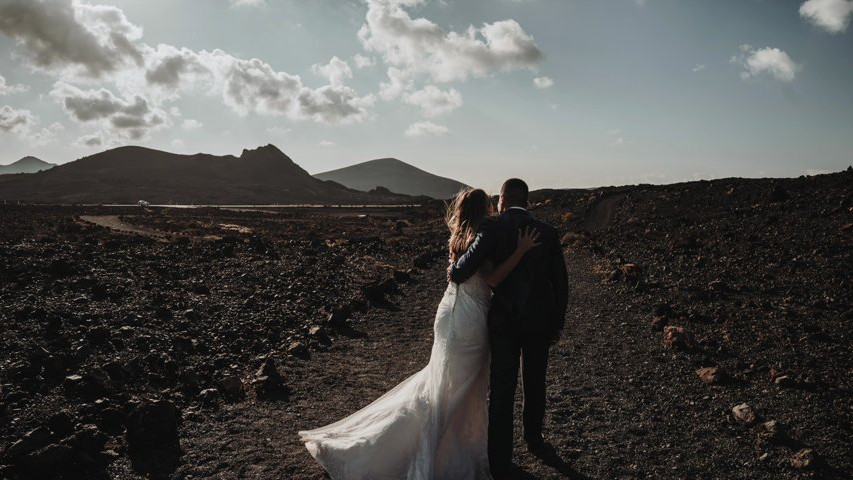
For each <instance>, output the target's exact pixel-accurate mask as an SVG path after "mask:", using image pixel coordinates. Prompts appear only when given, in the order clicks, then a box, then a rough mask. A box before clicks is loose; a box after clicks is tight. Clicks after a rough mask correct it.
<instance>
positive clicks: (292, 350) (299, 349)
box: [287, 341, 311, 360]
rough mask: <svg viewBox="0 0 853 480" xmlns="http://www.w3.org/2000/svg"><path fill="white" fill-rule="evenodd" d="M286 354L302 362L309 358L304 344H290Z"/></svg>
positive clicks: (309, 355)
mask: <svg viewBox="0 0 853 480" xmlns="http://www.w3.org/2000/svg"><path fill="white" fill-rule="evenodd" d="M287 354H288V355H293V356H294V357H296V358H301V359H303V360H308V358H310V357H311V354H310V353H309V352H308V347H306V346H305V344H304V343H302V342H298V341H297V342H292V343H291V344H290V345H289V346H288V347H287Z"/></svg>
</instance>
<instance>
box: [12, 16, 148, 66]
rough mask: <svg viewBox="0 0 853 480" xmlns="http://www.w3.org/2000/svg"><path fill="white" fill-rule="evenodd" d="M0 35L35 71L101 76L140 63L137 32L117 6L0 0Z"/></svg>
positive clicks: (139, 35) (138, 28)
mask: <svg viewBox="0 0 853 480" xmlns="http://www.w3.org/2000/svg"><path fill="white" fill-rule="evenodd" d="M0 32H2V33H4V34H5V35H7V36H9V37H10V38H12V39H13V40H14V41H15V42H16V43H17V44H19V45H20V46H21V47H23V48H22V50H23V52H24V55H25V57H26V58H27V60H28V61H29V63H30V64H31V65H32V66H33V67H36V68H39V69H43V70H48V69H70V70H71V71H72V72H73V73H76V74H81V75H85V76H90V77H101V76H102V75H104V74H106V73H110V72H114V71H116V70H118V69H120V68H122V67H124V66H126V65H128V64H137V65H138V64H141V63H142V61H143V58H142V53H141V52H140V47H139V42H138V40H139V39H140V38H141V37H142V29H141V28H140V27H138V26H136V25H134V24H132V23H130V21H128V19H127V18H126V17H125V15H124V13H123V12H122V11H121V10H120V9H119V8H117V7H112V6H106V5H89V4H85V3H81V2H79V1H77V0H2V1H0Z"/></svg>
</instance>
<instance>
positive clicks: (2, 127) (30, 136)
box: [0, 105, 65, 147]
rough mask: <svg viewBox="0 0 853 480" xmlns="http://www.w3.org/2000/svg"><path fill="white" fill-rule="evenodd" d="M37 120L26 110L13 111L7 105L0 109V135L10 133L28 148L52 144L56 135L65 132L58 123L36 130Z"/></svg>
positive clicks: (13, 109)
mask: <svg viewBox="0 0 853 480" xmlns="http://www.w3.org/2000/svg"><path fill="white" fill-rule="evenodd" d="M38 123H39V121H38V118H37V117H36V116H35V115H33V114H32V112H30V111H29V110H26V109H20V110H18V109H15V108H12V107H11V106H9V105H4V106H3V107H2V108H0V133H11V134H14V135H15V136H17V137H18V138H20V139H21V140H24V141H27V142H29V144H30V146H33V147H38V146H41V145H46V144H48V143H50V142H53V141H54V140H55V139H56V134H57V133H59V132H62V131H63V130H65V127H63V126H62V124H60V123H54V124H52V125H50V126H48V127H45V128H42V129H40V130H39V129H38Z"/></svg>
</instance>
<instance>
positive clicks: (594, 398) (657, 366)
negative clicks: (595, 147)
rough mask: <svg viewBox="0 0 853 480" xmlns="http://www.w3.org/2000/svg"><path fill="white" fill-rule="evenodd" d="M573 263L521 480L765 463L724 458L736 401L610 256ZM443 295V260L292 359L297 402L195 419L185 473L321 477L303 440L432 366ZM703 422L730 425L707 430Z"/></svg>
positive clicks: (600, 220) (722, 469) (606, 215)
mask: <svg viewBox="0 0 853 480" xmlns="http://www.w3.org/2000/svg"><path fill="white" fill-rule="evenodd" d="M622 198H624V196H618V195H617V196H613V197H608V198H605V199H604V200H603V201H601V202H600V203H599V205H598V206H597V207H596V208H594V209H593V211H592V216H591V217H590V220H589V223H588V224H587V226H588V227H589V228H602V227H603V226H604V225H606V223H607V222H608V221H609V219H610V218H611V216H612V213H613V209H614V208H615V205H616V204H617V203H618V201H620V200H621V199H622ZM566 258H567V264H568V269H569V275H570V279H571V289H572V290H571V300H570V311H569V314H568V320H567V324H566V330H565V333H564V336H563V338H562V340H561V341H560V343H559V344H558V345H557V346H555V347H554V348H553V349H552V351H551V356H550V365H549V373H548V408H547V416H546V426H545V433H546V437H547V438H548V440H549V441H550V442H551V443H552V444H553V445H554V447H555V449H556V453H557V457H554V458H552V459H551V460H550V461H548V462H543V461H542V460H540V459H537V458H535V457H533V456H532V455H531V454H529V453H528V452H526V451H525V450H524V448H523V443H522V442H521V418H520V416H521V415H520V407H521V398H520V395H519V397H518V399H517V400H518V404H517V416H516V453H515V457H514V462H515V464H516V465H517V468H518V469H517V471H516V472H514V478H521V479H552V478H553V479H557V478H573V479H612V478H620V479H635V478H636V479H639V478H698V477H702V478H727V476H729V474H730V473H731V472H732V471H735V470H738V469H742V468H743V463H744V462H746V463H748V462H753V461H755V460H754V456H753V455H752V454H751V452H750V451H748V450H747V451H744V452H743V454H742V455H738V456H735V457H732V456H731V455H728V454H723V453H721V452H715V444H714V438H715V437H717V436H719V435H721V434H727V433H728V434H731V432H730V431H729V430H727V429H726V427H725V425H721V422H720V420H721V418H722V415H721V413H722V412H720V411H719V409H718V408H717V406H718V405H719V404H728V403H730V402H731V401H734V399H731V400H730V399H720V398H718V393H716V392H712V393H710V394H709V391H708V390H707V388H705V387H704V386H703V385H701V382H698V381H695V373H694V372H693V370H694V369H695V367H693V366H691V365H690V364H689V363H687V362H684V361H681V360H680V359H676V358H675V355H674V354H672V353H669V352H667V351H666V350H665V349H663V348H662V347H661V345H660V337H659V335H660V334H659V333H658V332H653V331H652V330H651V329H649V327H648V318H647V317H648V314H647V312H637V311H632V310H631V309H630V307H628V306H627V305H629V302H627V301H622V300H621V299H620V294H619V293H618V289H616V288H614V287H611V286H608V285H605V284H603V283H602V277H601V276H600V275H599V274H597V273H595V272H596V271H598V270H597V269H596V264H597V263H598V262H600V261H602V260H601V259H598V258H596V257H595V256H594V255H593V254H591V253H589V252H588V251H586V250H567V252H566ZM437 263H440V262H437ZM444 288H445V283H444V268H443V265H434V266H433V267H432V268H431V269H428V270H425V271H423V272H421V273H420V274H418V275H417V277H416V281H415V283H412V284H408V285H404V286H403V288H402V292H401V293H402V294H401V295H400V296H398V297H396V298H395V300H394V305H392V306H391V307H390V308H382V309H374V310H372V311H371V312H370V313H368V314H366V315H365V316H364V317H363V318H361V319H360V320H359V321H358V322H357V323H356V324H355V325H354V327H355V328H356V329H357V330H359V331H362V332H364V333H365V336H364V337H362V338H350V337H343V336H339V337H337V338H336V339H335V342H334V344H333V347H332V349H331V350H330V351H328V352H314V353H312V358H311V359H310V360H298V359H294V358H287V359H285V361H284V362H283V363H284V365H285V369H286V378H287V379H288V383H289V384H290V386H291V387H292V388H293V391H294V393H293V396H292V397H291V399H290V401H289V402H277V403H266V402H255V401H252V400H247V401H244V402H241V403H237V404H233V405H226V406H223V407H222V408H221V409H220V410H219V411H218V412H216V413H214V414H213V415H209V414H204V415H202V414H198V413H195V412H187V415H186V416H185V423H184V426H183V427H182V447H183V448H184V451H185V456H184V458H183V459H182V464H183V465H182V466H181V467H180V468H179V470H178V471H177V472H176V473H177V474H178V475H179V476H181V477H188V476H193V477H195V478H202V477H203V478H209V477H212V478H244V477H252V478H289V479H294V480H301V479H306V480H307V479H316V478H323V475H324V474H323V470H322V469H321V468H320V467H319V466H318V465H317V464H316V463H315V462H314V460H313V459H312V458H311V457H310V456H309V455H308V453H307V451H306V450H305V448H304V446H303V445H302V444H301V443H300V442H299V440H298V438H297V436H296V432H297V431H299V430H301V429H308V428H314V427H317V426H321V425H325V424H328V423H330V422H332V421H334V420H337V419H340V418H342V417H344V416H346V415H348V414H350V413H352V412H354V411H355V410H357V409H359V408H361V407H363V406H364V405H366V404H368V403H369V402H371V401H372V400H373V399H375V398H377V397H378V396H380V395H381V394H383V393H385V392H386V391H387V390H389V389H390V388H392V387H393V386H395V385H396V384H397V383H399V382H400V381H402V380H404V379H405V378H406V377H408V376H409V375H411V374H412V373H414V372H416V371H418V370H420V369H421V368H422V367H423V366H424V365H426V363H427V362H428V360H429V352H430V347H431V344H432V337H433V335H432V322H433V315H434V312H435V308H436V306H437V305H438V302H439V300H440V298H441V295H442V292H443V290H444ZM246 373H247V375H250V373H249V372H246ZM685 392H687V395H685ZM685 398H689V400H688V401H687V402H686V403H685V401H684V399H685ZM697 424H698V425H711V426H714V425H719V426H720V427H719V428H714V427H711V428H710V429H709V430H708V431H699V432H697V428H696V425H697ZM697 457H698V458H699V459H698V460H697ZM687 458H690V462H689V464H690V466H686V464H687V463H688V462H686V459H687ZM694 469H695V470H694ZM708 472H713V474H710V475H709V474H708ZM685 474H686V475H687V477H684V475H685Z"/></svg>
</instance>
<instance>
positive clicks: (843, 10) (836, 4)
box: [800, 0, 853, 33]
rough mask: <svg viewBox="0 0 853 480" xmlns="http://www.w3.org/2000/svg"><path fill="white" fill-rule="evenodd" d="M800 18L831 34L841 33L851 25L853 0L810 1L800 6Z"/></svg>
mask: <svg viewBox="0 0 853 480" xmlns="http://www.w3.org/2000/svg"><path fill="white" fill-rule="evenodd" d="M800 16H801V17H803V18H805V19H806V20H808V21H809V22H811V23H813V24H814V25H817V26H818V27H821V28H823V29H824V30H826V31H827V32H829V33H841V32H844V31H845V30H847V26H848V25H850V17H851V16H853V0H808V1H807V2H803V4H802V5H800Z"/></svg>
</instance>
